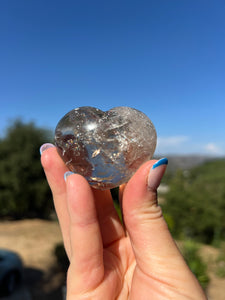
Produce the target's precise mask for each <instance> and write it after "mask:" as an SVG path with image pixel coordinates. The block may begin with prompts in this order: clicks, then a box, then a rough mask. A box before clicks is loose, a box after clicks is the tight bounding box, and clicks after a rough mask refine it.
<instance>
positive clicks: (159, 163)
mask: <svg viewBox="0 0 225 300" xmlns="http://www.w3.org/2000/svg"><path fill="white" fill-rule="evenodd" d="M161 165H168V159H167V158H166V157H165V158H162V159H160V160H158V161H157V162H156V163H154V165H153V166H152V169H155V168H157V167H159V166H161Z"/></svg>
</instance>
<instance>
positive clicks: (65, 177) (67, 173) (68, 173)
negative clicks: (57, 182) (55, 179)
mask: <svg viewBox="0 0 225 300" xmlns="http://www.w3.org/2000/svg"><path fill="white" fill-rule="evenodd" d="M72 174H74V173H73V172H71V171H67V172H66V173H65V174H64V180H65V181H66V180H67V177H68V176H70V175H72Z"/></svg>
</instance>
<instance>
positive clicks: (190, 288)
mask: <svg viewBox="0 0 225 300" xmlns="http://www.w3.org/2000/svg"><path fill="white" fill-rule="evenodd" d="M41 162H42V165H43V168H44V171H45V174H46V177H47V180H48V183H49V185H50V188H51V190H52V194H53V199H54V204H55V209H56V212H57V215H58V219H59V223H60V227H61V231H62V236H63V240H64V246H65V249H66V252H67V255H68V258H69V260H70V266H69V269H68V274H67V300H75V299H76V300H78V299H79V300H80V299H98V300H101V299H107V300H111V299H112V300H114V299H118V300H125V299H129V300H133V299H135V300H137V299H138V300H145V299H146V300H147V299H151V300H163V299H165V300H168V299H173V300H176V299H177V300H178V299H179V300H183V299H184V300H186V299H189V300H205V299H206V296H205V294H204V292H203V290H202V288H201V287H200V285H199V283H198V281H197V279H196V278H195V276H194V275H193V274H192V272H191V271H190V269H189V268H188V266H187V265H186V263H185V261H184V259H183V257H182V255H181V254H180V252H179V250H178V248H177V246H176V244H175V242H174V240H173V238H172V237H171V235H170V232H169V230H168V227H167V224H166V222H165V220H164V218H163V215H162V210H161V208H160V206H158V204H157V191H156V189H157V186H158V185H159V182H160V179H161V177H162V176H163V173H164V171H165V168H164V169H163V168H162V167H161V171H160V172H158V173H160V174H153V175H154V176H155V177H156V178H152V180H153V182H154V180H155V182H156V183H157V184H153V187H151V188H148V186H147V178H148V174H149V171H150V169H151V168H152V165H153V164H154V163H155V162H156V161H154V160H152V161H148V162H146V163H145V164H144V165H142V166H141V167H140V168H139V170H138V171H137V172H136V173H135V174H134V176H133V177H132V178H131V179H130V181H129V182H128V183H127V184H126V185H124V186H121V187H120V196H121V201H122V207H123V215H124V222H125V226H126V229H124V227H123V226H122V225H121V222H120V220H119V218H118V216H117V213H116V211H115V209H114V206H113V202H112V198H111V194H110V191H109V190H106V191H100V190H95V189H92V188H91V187H90V186H89V184H88V182H87V181H86V180H85V179H84V178H83V177H82V176H80V175H78V174H72V175H70V176H68V177H67V180H66V181H65V180H64V173H65V172H67V171H68V169H67V168H66V166H65V164H64V163H63V161H62V160H61V158H60V157H59V155H58V153H57V151H56V148H54V147H52V148H49V149H47V150H45V151H44V152H43V153H42V156H41ZM156 173H157V172H156ZM153 175H152V177H154V176H153Z"/></svg>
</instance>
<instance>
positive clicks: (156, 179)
mask: <svg viewBox="0 0 225 300" xmlns="http://www.w3.org/2000/svg"><path fill="white" fill-rule="evenodd" d="M167 164H168V159H167V158H162V159H160V160H158V161H157V162H156V163H155V164H154V165H153V166H152V168H151V169H150V172H149V175H148V188H149V189H150V190H154V191H155V190H157V188H158V186H159V185H160V182H161V179H162V177H163V174H164V172H165V170H166V167H167Z"/></svg>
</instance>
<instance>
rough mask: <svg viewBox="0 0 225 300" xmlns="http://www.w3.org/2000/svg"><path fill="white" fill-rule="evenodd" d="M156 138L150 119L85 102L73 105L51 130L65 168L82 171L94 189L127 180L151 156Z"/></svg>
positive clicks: (139, 113)
mask: <svg viewBox="0 0 225 300" xmlns="http://www.w3.org/2000/svg"><path fill="white" fill-rule="evenodd" d="M156 139H157V138H156V131H155V127H154V125H153V124H152V122H151V121H150V119H149V118H148V117H147V116H146V115H145V114H144V113H142V112H141V111H138V110H136V109H133V108H130V107H123V106H122V107H115V108H112V109H110V110H108V111H106V112H104V111H101V110H100V109H97V108H94V107H89V106H84V107H79V108H76V109H73V110H71V111H70V112H69V113H67V114H66V115H65V116H64V117H63V118H62V119H61V120H60V121H59V123H58V125H57V127H56V130H55V144H56V146H57V150H58V153H59V154H60V156H61V157H62V159H63V161H64V162H65V164H66V165H67V167H68V168H69V170H71V171H72V172H75V173H78V174H81V175H83V176H84V177H85V178H86V179H87V180H88V182H89V183H90V185H91V186H92V187H94V188H97V189H111V188H114V187H117V186H119V185H120V184H122V183H125V182H127V181H128V180H129V179H130V178H131V176H132V175H133V174H134V173H135V171H136V170H137V169H138V168H139V167H140V166H141V165H142V164H143V163H144V162H145V161H147V160H149V159H151V158H152V156H153V154H154V151H155V147H156Z"/></svg>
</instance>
